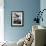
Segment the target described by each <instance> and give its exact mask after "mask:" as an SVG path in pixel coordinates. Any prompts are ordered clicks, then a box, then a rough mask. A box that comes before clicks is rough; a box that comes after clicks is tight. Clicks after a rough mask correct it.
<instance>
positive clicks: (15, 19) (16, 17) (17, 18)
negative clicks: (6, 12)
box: [11, 11, 24, 27]
mask: <svg viewBox="0 0 46 46" xmlns="http://www.w3.org/2000/svg"><path fill="white" fill-rule="evenodd" d="M23 25H24V11H12V12H11V26H17V27H18V26H23Z"/></svg>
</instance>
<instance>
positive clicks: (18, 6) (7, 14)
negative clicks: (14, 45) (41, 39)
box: [4, 0, 40, 41]
mask: <svg viewBox="0 0 46 46" xmlns="http://www.w3.org/2000/svg"><path fill="white" fill-rule="evenodd" d="M38 9H40V0H4V36H5V37H4V39H5V40H7V41H18V40H19V39H20V38H22V37H24V36H25V35H26V34H27V33H28V32H29V31H31V29H32V21H33V19H34V17H36V16H37V15H36V14H35V12H37V11H39V10H38ZM11 11H24V26H23V27H11Z"/></svg>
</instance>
